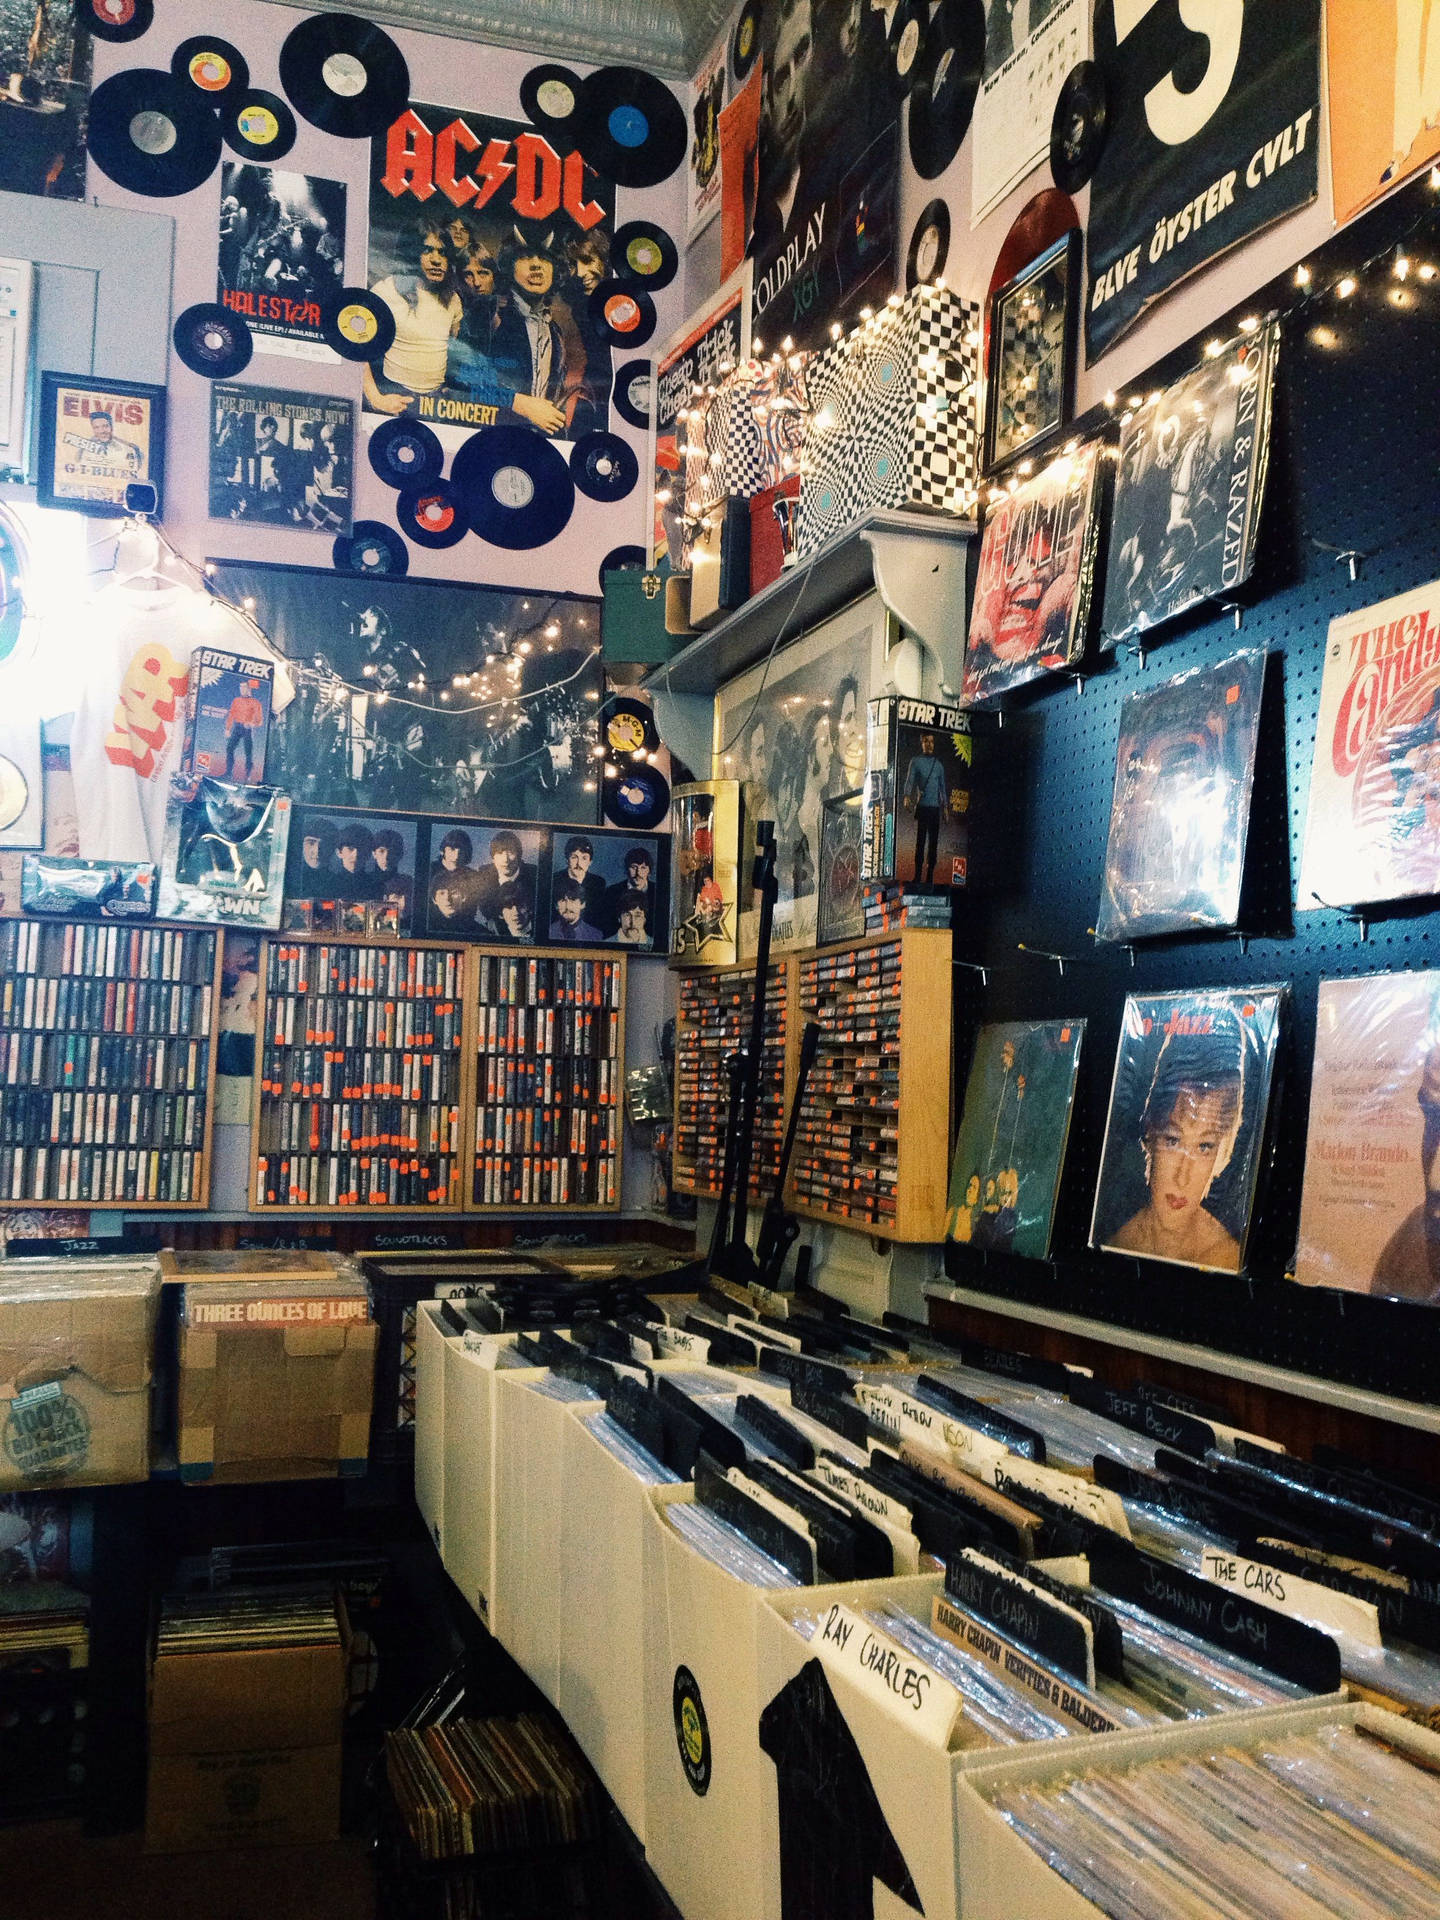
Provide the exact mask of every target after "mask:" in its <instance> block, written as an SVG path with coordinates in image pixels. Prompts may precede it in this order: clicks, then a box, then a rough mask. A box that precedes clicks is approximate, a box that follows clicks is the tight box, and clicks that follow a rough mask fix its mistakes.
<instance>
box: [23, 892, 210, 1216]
mask: <svg viewBox="0 0 1440 1920" xmlns="http://www.w3.org/2000/svg"><path fill="white" fill-rule="evenodd" d="M224 941H225V937H224V934H223V932H220V931H218V930H216V929H213V928H204V929H202V928H191V927H169V926H159V925H156V924H154V923H146V924H145V925H143V926H138V925H135V926H127V925H125V924H124V923H123V922H120V921H109V922H106V921H76V920H43V921H42V920H7V921H5V922H4V924H3V927H0V1203H3V1204H7V1205H19V1206H25V1207H37V1208H38V1207H76V1206H80V1207H85V1206H90V1207H127V1208H132V1209H135V1210H137V1211H139V1210H142V1209H143V1211H145V1212H146V1213H169V1212H181V1211H199V1210H203V1209H204V1208H205V1207H207V1206H208V1205H209V1200H210V1162H211V1135H212V1131H213V1127H214V1112H215V1070H216V1053H217V1046H218V1040H217V1034H218V1028H219V1020H220V974H221V967H222V964H223V959H224Z"/></svg>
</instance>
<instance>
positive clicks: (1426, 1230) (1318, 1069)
mask: <svg viewBox="0 0 1440 1920" xmlns="http://www.w3.org/2000/svg"><path fill="white" fill-rule="evenodd" d="M1437 1155H1440V973H1379V974H1371V975H1369V976H1368V977H1366V978H1364V979H1360V980H1322V981H1321V982H1320V993H1319V1005H1318V1008H1317V1014H1316V1023H1315V1072H1314V1078H1313V1079H1312V1081H1311V1085H1310V1131H1309V1135H1308V1137H1307V1140H1306V1146H1305V1193H1304V1198H1303V1200H1302V1201H1301V1205H1300V1238H1299V1243H1298V1245H1297V1248H1296V1253H1295V1278H1296V1279H1297V1280H1298V1281H1300V1282H1301V1283H1302V1284H1303V1285H1305V1286H1312V1287H1343V1288H1346V1289H1347V1290H1349V1291H1350V1292H1352V1293H1376V1294H1384V1295H1387V1296H1389V1297H1390V1298H1392V1299H1400V1300H1421V1301H1425V1302H1427V1303H1429V1304H1432V1305H1436V1304H1440V1158H1437Z"/></svg>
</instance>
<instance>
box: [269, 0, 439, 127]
mask: <svg viewBox="0 0 1440 1920" xmlns="http://www.w3.org/2000/svg"><path fill="white" fill-rule="evenodd" d="M280 84H281V86H282V87H284V89H285V92H286V96H287V97H288V99H289V100H290V102H291V104H292V105H293V106H294V108H295V110H296V112H297V113H299V114H301V115H303V116H304V118H305V119H307V120H308V121H309V122H310V123H311V125H312V126H316V127H319V128H320V129H321V130H322V131H323V132H325V133H335V134H339V135H340V137H341V138H342V139H346V140H368V139H371V138H372V137H373V136H374V135H376V134H381V133H384V131H385V129H386V128H387V127H388V126H389V125H390V122H391V121H392V120H393V119H394V118H395V116H396V114H397V113H399V112H400V111H401V109H402V108H403V107H404V105H405V102H406V101H407V100H408V99H409V97H410V69H409V68H408V67H407V66H406V64H405V56H404V54H402V53H401V51H400V49H399V47H397V46H396V44H395V42H394V41H393V40H392V39H391V38H390V36H389V34H388V33H386V32H384V31H383V29H382V28H380V27H377V26H376V25H375V24H374V23H373V21H370V20H361V19H360V18H358V16H357V15H355V14H353V13H315V14H312V15H311V16H310V18H309V19H308V20H302V21H301V22H300V24H299V26H298V27H294V28H292V29H291V31H290V32H289V33H288V34H287V35H286V36H285V44H284V45H283V46H282V47H281V49H280Z"/></svg>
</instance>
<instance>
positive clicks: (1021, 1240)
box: [948, 1020, 1085, 1260]
mask: <svg viewBox="0 0 1440 1920" xmlns="http://www.w3.org/2000/svg"><path fill="white" fill-rule="evenodd" d="M1084 1037H1085V1022H1084V1021H1083V1020H1046V1021H1030V1020H1014V1021H1006V1022H1003V1023H1000V1024H997V1025H993V1026H984V1027H981V1029H980V1032H979V1034H978V1035H977V1037H976V1041H975V1053H974V1057H973V1058H972V1060H971V1062H970V1075H969V1078H968V1080H967V1081H966V1083H965V1105H964V1108H963V1110H962V1113H961V1116H960V1132H959V1134H958V1136H957V1137H956V1141H955V1157H954V1160H953V1162H952V1164H951V1169H950V1200H949V1227H948V1236H949V1238H950V1239H951V1240H954V1241H956V1242H957V1243H958V1244H960V1245H963V1246H970V1247H973V1248H975V1249H976V1251H977V1252H985V1253H1018V1254H1023V1255H1024V1256H1025V1257H1026V1258H1027V1259H1030V1260H1043V1259H1044V1258H1045V1256H1046V1255H1047V1254H1048V1253H1049V1251H1050V1233H1051V1228H1052V1226H1053V1223H1054V1217H1055V1198H1056V1195H1057V1193H1058V1192H1059V1188H1060V1170H1061V1167H1062V1166H1063V1164H1064V1160H1065V1143H1066V1141H1067V1140H1068V1138H1069V1135H1070V1114H1071V1110H1072V1107H1073V1105H1074V1100H1075V1076H1076V1073H1077V1071H1078V1069H1079V1065H1080V1043H1081V1041H1082V1040H1083V1039H1084Z"/></svg>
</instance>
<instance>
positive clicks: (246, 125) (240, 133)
mask: <svg viewBox="0 0 1440 1920" xmlns="http://www.w3.org/2000/svg"><path fill="white" fill-rule="evenodd" d="M220 131H221V132H222V133H223V134H224V136H225V144H226V146H227V147H231V148H233V149H234V151H235V152H236V153H238V154H242V155H243V156H244V158H245V159H247V160H263V161H267V162H268V161H272V160H279V159H281V158H283V157H284V155H285V154H287V153H288V152H289V151H290V149H291V148H292V147H293V146H294V144H295V135H296V131H297V129H296V126H295V116H294V114H293V113H292V112H291V111H290V109H289V107H287V106H286V104H285V102H284V101H283V100H282V99H281V98H280V96H279V94H278V93H266V91H265V90H264V88H263V87H252V88H251V89H250V91H249V92H248V93H244V94H241V96H240V98H239V99H238V100H237V101H236V102H235V103H234V105H233V106H232V105H230V104H229V103H228V102H227V103H226V104H225V105H223V106H222V107H221V109H220Z"/></svg>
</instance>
